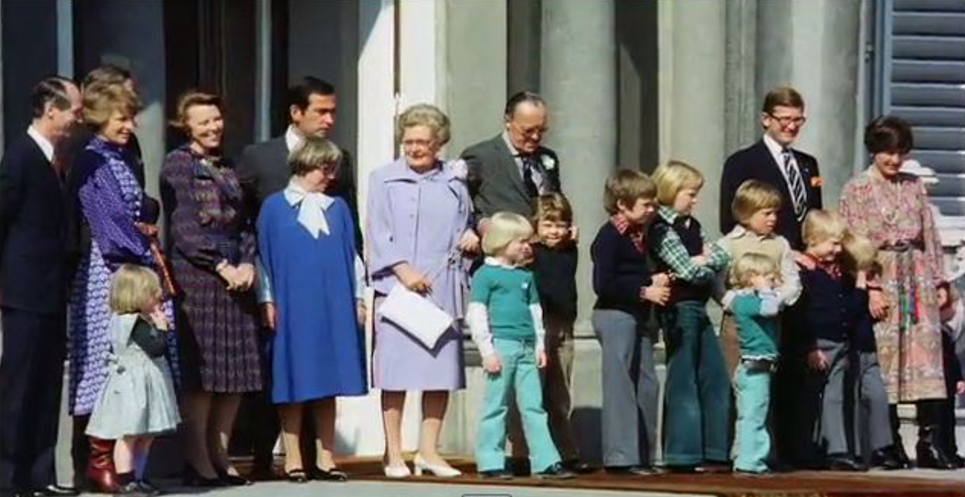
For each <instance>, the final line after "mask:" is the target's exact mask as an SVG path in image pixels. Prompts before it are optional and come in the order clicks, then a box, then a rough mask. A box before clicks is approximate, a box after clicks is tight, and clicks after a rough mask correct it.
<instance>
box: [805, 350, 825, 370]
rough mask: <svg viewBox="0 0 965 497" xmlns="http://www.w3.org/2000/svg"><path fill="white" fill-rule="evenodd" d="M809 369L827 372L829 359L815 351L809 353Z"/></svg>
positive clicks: (822, 353)
mask: <svg viewBox="0 0 965 497" xmlns="http://www.w3.org/2000/svg"><path fill="white" fill-rule="evenodd" d="M808 367H809V368H811V369H812V370H813V371H827V369H828V358H827V356H825V355H824V352H821V351H820V350H817V349H814V350H812V351H811V352H809V353H808Z"/></svg>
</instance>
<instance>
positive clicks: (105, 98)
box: [83, 83, 141, 129]
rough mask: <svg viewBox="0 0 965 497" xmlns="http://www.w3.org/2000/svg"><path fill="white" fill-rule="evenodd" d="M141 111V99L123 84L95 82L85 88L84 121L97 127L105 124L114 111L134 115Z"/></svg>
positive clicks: (129, 115) (128, 115)
mask: <svg viewBox="0 0 965 497" xmlns="http://www.w3.org/2000/svg"><path fill="white" fill-rule="evenodd" d="M140 111H141V100H140V99H139V98H138V97H137V94H135V93H134V92H132V91H131V90H129V89H127V88H126V87H124V86H123V85H114V84H108V83H94V84H92V85H90V86H88V87H86V88H84V95H83V115H84V122H85V123H87V124H89V125H91V126H93V127H95V128H98V129H99V128H101V127H102V126H104V124H106V123H107V121H109V120H110V118H111V116H112V115H113V114H114V112H119V113H121V114H122V115H125V116H127V117H134V116H136V115H137V113H138V112H140Z"/></svg>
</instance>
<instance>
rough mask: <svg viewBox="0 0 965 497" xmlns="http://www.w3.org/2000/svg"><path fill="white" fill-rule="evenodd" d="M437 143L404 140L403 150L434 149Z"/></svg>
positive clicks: (432, 141)
mask: <svg viewBox="0 0 965 497" xmlns="http://www.w3.org/2000/svg"><path fill="white" fill-rule="evenodd" d="M435 144H436V142H435V141H434V140H403V141H402V148H404V149H406V150H412V149H414V148H432V147H433V146H434V145H435Z"/></svg>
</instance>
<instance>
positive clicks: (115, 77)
mask: <svg viewBox="0 0 965 497" xmlns="http://www.w3.org/2000/svg"><path fill="white" fill-rule="evenodd" d="M133 78H134V76H133V75H132V74H131V71H129V70H127V69H124V68H123V67H120V66H116V65H114V64H104V65H102V66H99V67H96V68H94V70H92V71H91V72H89V73H87V76H84V81H83V82H81V88H87V87H89V86H90V85H92V84H95V83H105V84H110V85H121V84H124V83H125V82H126V81H128V80H130V79H133Z"/></svg>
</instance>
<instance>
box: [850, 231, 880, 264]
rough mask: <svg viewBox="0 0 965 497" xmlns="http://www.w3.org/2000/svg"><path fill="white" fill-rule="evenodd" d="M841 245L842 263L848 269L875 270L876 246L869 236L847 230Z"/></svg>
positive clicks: (876, 262)
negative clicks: (842, 250)
mask: <svg viewBox="0 0 965 497" xmlns="http://www.w3.org/2000/svg"><path fill="white" fill-rule="evenodd" d="M841 245H842V246H843V247H844V265H845V266H846V267H847V269H848V270H849V271H851V272H855V273H856V272H858V271H867V272H876V271H877V269H878V247H875V244H874V242H872V241H871V239H870V238H868V237H865V236H861V235H859V234H857V233H852V232H850V231H849V232H847V233H845V236H844V239H843V240H842V241H841Z"/></svg>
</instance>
